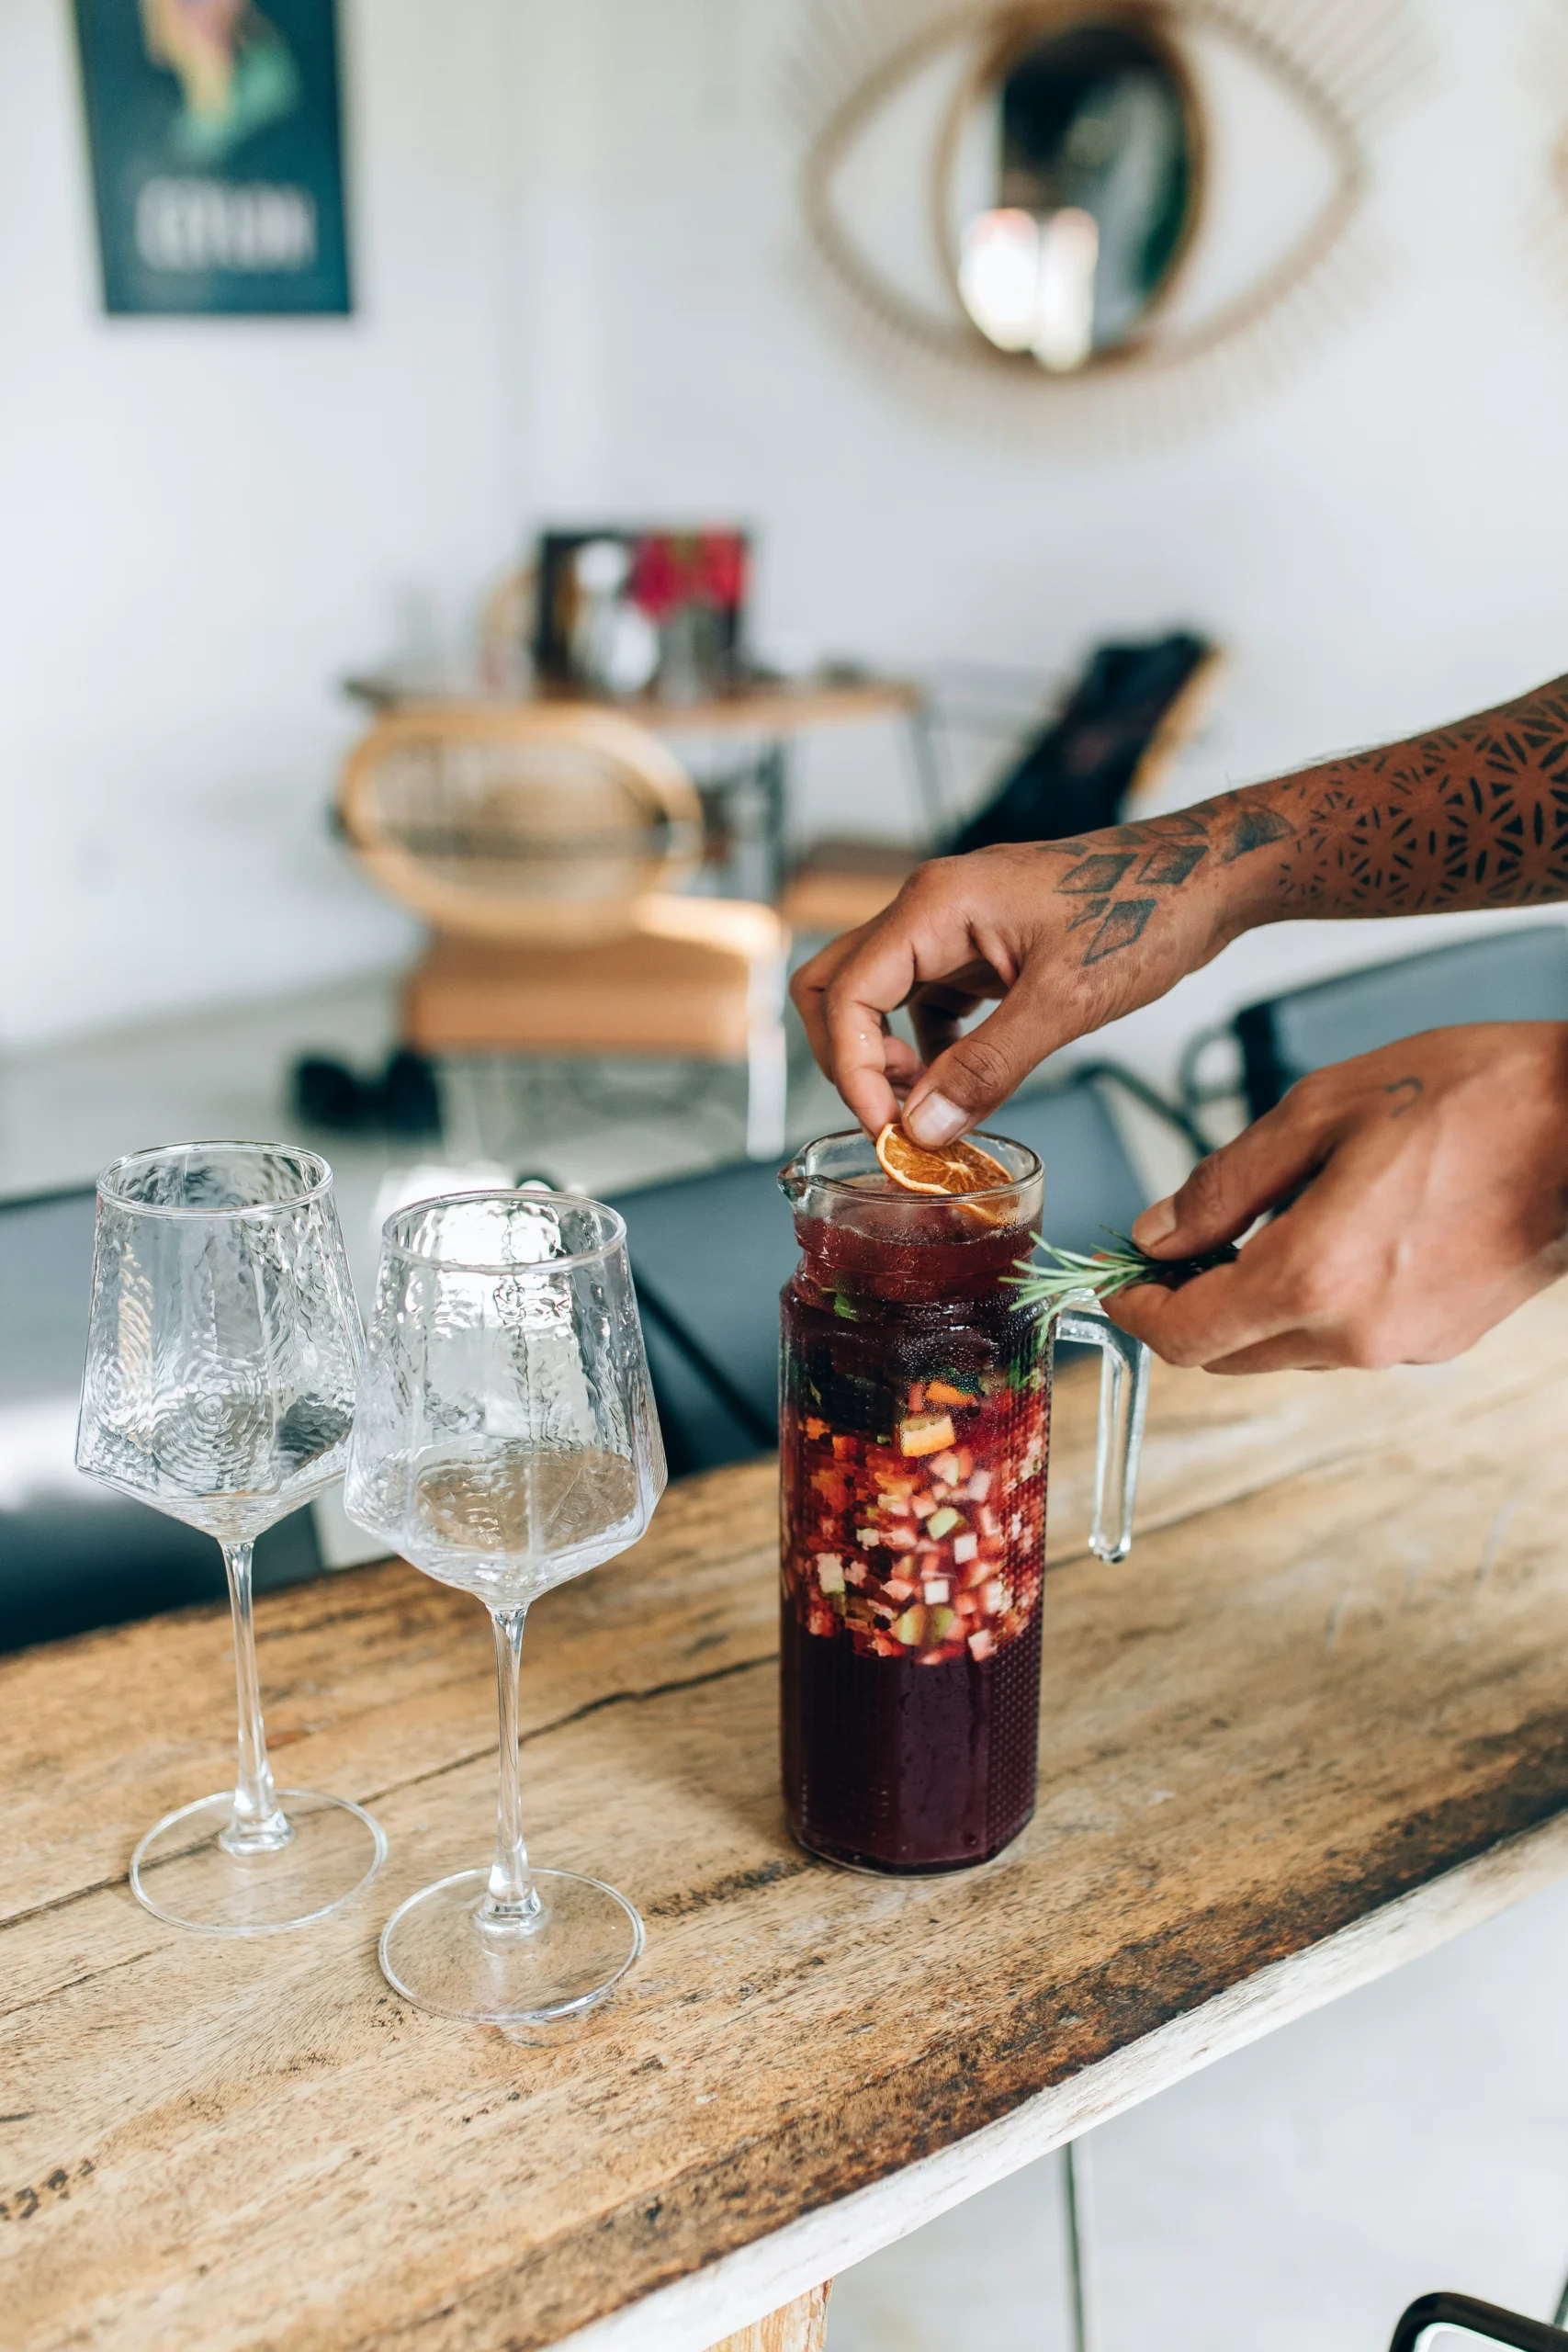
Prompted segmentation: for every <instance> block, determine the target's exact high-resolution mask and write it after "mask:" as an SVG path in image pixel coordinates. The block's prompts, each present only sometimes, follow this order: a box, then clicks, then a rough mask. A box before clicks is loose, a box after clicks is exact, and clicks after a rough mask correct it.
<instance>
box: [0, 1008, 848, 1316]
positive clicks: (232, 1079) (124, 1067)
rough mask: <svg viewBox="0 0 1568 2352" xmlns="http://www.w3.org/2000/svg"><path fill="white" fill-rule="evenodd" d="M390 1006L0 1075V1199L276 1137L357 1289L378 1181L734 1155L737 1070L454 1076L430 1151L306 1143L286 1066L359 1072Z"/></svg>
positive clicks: (19, 1066)
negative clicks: (321, 1062)
mask: <svg viewBox="0 0 1568 2352" xmlns="http://www.w3.org/2000/svg"><path fill="white" fill-rule="evenodd" d="M396 1004H397V976H396V975H388V976H387V977H386V978H380V979H371V980H362V981H357V982H355V983H353V984H352V985H348V986H344V987H342V988H338V989H330V990H316V991H314V992H312V993H311V994H310V996H306V997H295V998H282V999H273V1000H268V1001H264V1002H261V1003H255V1004H248V1005H241V1006H237V1007H232V1008H229V1009H225V1010H222V1011H218V1012H207V1013H199V1014H188V1015H186V1016H184V1017H183V1018H181V1019H178V1020H170V1021H166V1022H161V1023H147V1024H144V1025H142V1026H141V1027H138V1028H137V1029H135V1030H128V1031H125V1032H123V1033H120V1034H118V1035H103V1036H98V1037H91V1038H85V1039H80V1040H73V1041H71V1042H69V1043H67V1044H64V1045H61V1046H50V1047H45V1048H38V1049H34V1050H32V1051H29V1052H28V1053H21V1054H13V1055H11V1056H8V1057H5V1058H4V1059H0V1199H4V1198H6V1196H11V1197H15V1196H16V1195H17V1194H18V1193H34V1192H44V1191H48V1190H50V1189H51V1188H53V1187H55V1186H58V1185H62V1184H71V1183H89V1182H91V1181H92V1179H93V1178H94V1176H95V1175H96V1173H97V1171H98V1170H99V1169H100V1168H102V1167H103V1166H104V1165H105V1164H106V1163H107V1161H108V1160H110V1159H115V1158H117V1157H118V1154H119V1153H121V1152H124V1151H131V1150H134V1149H136V1148H138V1147H139V1146H140V1145H142V1144H147V1143H157V1142H164V1141H168V1140H171V1139H173V1138H175V1137H176V1136H222V1135H232V1136H279V1135H282V1136H288V1137H289V1138H291V1139H293V1140H295V1141H299V1142H306V1143H310V1144H312V1145H314V1146H315V1148H317V1149H319V1150H321V1151H322V1152H324V1153H325V1155H326V1157H327V1158H328V1159H330V1160H331V1162H332V1164H333V1170H334V1171H335V1174H336V1177H337V1190H338V1200H339V1208H340V1214H341V1215H342V1217H343V1221H344V1232H345V1234H346V1236H347V1238H348V1245H349V1253H350V1256H351V1257H352V1258H353V1260H354V1271H355V1279H356V1281H359V1282H361V1283H367V1281H368V1279H369V1276H370V1274H371V1272H373V1270H374V1263H375V1246H374V1245H375V1227H374V1221H373V1217H372V1211H373V1208H374V1204H375V1200H376V1195H377V1193H378V1189H379V1187H380V1185H381V1182H382V1180H383V1178H384V1177H385V1176H386V1175H387V1173H388V1171H389V1170H391V1169H393V1168H396V1167H399V1166H407V1165H409V1164H410V1163H412V1162H414V1161H424V1160H429V1159H441V1160H443V1161H445V1162H448V1163H453V1164H466V1163H468V1162H470V1161H472V1160H475V1159H491V1160H494V1161H498V1162H500V1163H502V1165H504V1166H507V1167H509V1168H510V1169H511V1170H512V1171H513V1173H516V1172H517V1171H518V1170H520V1169H522V1168H523V1167H525V1166H526V1167H528V1168H531V1169H536V1170H540V1171H542V1172H544V1173H546V1174H547V1175H549V1176H550V1177H551V1178H552V1179H553V1180H554V1181H555V1182H557V1183H558V1184H562V1185H565V1186H567V1187H569V1188H575V1189H578V1190H581V1191H583V1192H588V1193H614V1192H615V1191H617V1190H620V1189H622V1188H625V1187H627V1186H630V1185H633V1184H637V1183H643V1182H655V1181H657V1180H658V1179H659V1178H660V1177H663V1176H674V1175H679V1174H682V1172H684V1171H685V1170H689V1169H694V1168H701V1167H704V1166H706V1165H707V1164H709V1163H710V1162H712V1161H714V1160H720V1159H733V1158H735V1157H736V1156H738V1155H739V1152H740V1150H741V1149H742V1145H743V1119H744V1080H743V1076H742V1073H741V1072H740V1071H739V1069H733V1070H732V1069H727V1068H722V1067H721V1068H713V1069H703V1068H701V1067H699V1066H695V1065H685V1066H680V1065H670V1064H664V1063H659V1064H642V1063H637V1062H627V1063H605V1064H596V1065H591V1066H588V1067H582V1066H576V1065H551V1064H539V1065H536V1067H534V1068H533V1069H529V1068H527V1067H526V1066H523V1067H520V1068H516V1069H513V1070H512V1071H510V1072H508V1071H506V1070H504V1069H500V1068H491V1069H479V1070H476V1071H474V1072H458V1073H455V1074H454V1079H453V1082H452V1084H451V1086H450V1088H449V1099H448V1106H447V1107H448V1129H449V1131H448V1135H447V1136H446V1139H445V1140H444V1141H443V1142H442V1143H441V1144H440V1145H439V1146H435V1145H431V1144H426V1143H399V1142H397V1141H395V1140H388V1139H384V1138H379V1137H378V1138H375V1139H371V1138H361V1137H358V1136H342V1135H325V1134H321V1135H318V1134H315V1133H312V1132H311V1131H310V1129H309V1128H308V1127H306V1126H304V1125H302V1123H301V1122H300V1121H299V1118H298V1117H297V1116H296V1114H294V1112H293V1111H292V1109H291V1108H290V1104H289V1085H288V1080H289V1071H290V1069H291V1068H292V1066H293V1063H294V1062H295V1060H296V1059H297V1058H298V1057H299V1055H301V1054H303V1053H310V1052H322V1053H326V1054H330V1055H332V1056H333V1057H337V1058H339V1059H342V1060H344V1061H347V1062H349V1063H350V1064H351V1065H353V1066H354V1067H355V1068H357V1069H364V1070H367V1071H368V1070H370V1069H373V1068H374V1067H376V1066H377V1065H378V1064H379V1063H381V1062H382V1061H384V1059H385V1057H386V1055H387V1053H388V1051H389V1047H390V1046H391V1045H392V1043H393V1042H394V1039H395V1035H396ZM803 1042H804V1041H803V1040H799V1039H797V1041H796V1044H797V1048H798V1047H799V1046H801V1045H802V1044H803ZM794 1061H795V1068H794V1069H793V1070H792V1077H791V1089H790V1099H791V1113H792V1133H793V1134H795V1135H798V1136H806V1135H809V1134H814V1133H817V1132H818V1131H820V1130H821V1129H822V1128H824V1127H828V1126H832V1125H839V1124H840V1123H841V1122H842V1120H843V1118H844V1115H845V1114H844V1110H843V1105H842V1104H841V1103H840V1102H839V1099H838V1097H837V1095H835V1094H834V1093H833V1092H832V1091H831V1089H830V1088H829V1086H828V1085H827V1083H826V1081H825V1080H822V1079H821V1078H819V1077H818V1074H817V1072H816V1070H815V1069H813V1068H811V1066H810V1063H809V1057H806V1056H804V1054H803V1053H802V1052H800V1051H799V1050H798V1049H797V1051H796V1052H795V1057H794Z"/></svg>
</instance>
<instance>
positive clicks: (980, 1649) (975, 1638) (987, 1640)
mask: <svg viewBox="0 0 1568 2352" xmlns="http://www.w3.org/2000/svg"><path fill="white" fill-rule="evenodd" d="M996 1646H997V1645H996V1643H995V1642H994V1641H993V1640H992V1638H991V1636H990V1634H988V1633H987V1631H986V1629H985V1627H984V1626H983V1625H982V1626H981V1628H980V1631H979V1632H978V1633H977V1634H970V1636H969V1655H970V1657H972V1658H974V1659H976V1661H978V1660H980V1659H983V1658H987V1657H990V1656H991V1653H992V1652H993V1651H994V1650H995V1648H996Z"/></svg>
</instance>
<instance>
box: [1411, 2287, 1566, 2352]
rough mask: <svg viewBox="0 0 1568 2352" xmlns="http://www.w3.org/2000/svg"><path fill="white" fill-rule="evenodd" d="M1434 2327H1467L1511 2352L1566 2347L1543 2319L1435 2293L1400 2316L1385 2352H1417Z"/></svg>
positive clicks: (1470, 2297)
mask: <svg viewBox="0 0 1568 2352" xmlns="http://www.w3.org/2000/svg"><path fill="white" fill-rule="evenodd" d="M1435 2327H1462V2328H1468V2329H1469V2331H1470V2333H1471V2334H1472V2335H1479V2336H1482V2337H1483V2338H1484V2340H1485V2341H1486V2342H1487V2343H1488V2344H1506V2345H1511V2346H1513V2352H1562V2346H1563V2345H1565V2344H1568V2335H1564V2334H1563V2332H1562V2329H1561V2328H1560V2327H1550V2326H1549V2325H1548V2324H1547V2323H1546V2321H1545V2320H1543V2319H1526V2318H1525V2316H1524V2315H1523V2313H1522V2312H1506V2311H1501V2310H1499V2308H1498V2306H1497V2305H1496V2304H1495V2303H1483V2302H1478V2301H1476V2299H1475V2297H1474V2296H1473V2295H1452V2294H1436V2295H1420V2296H1417V2298H1416V2301H1415V2302H1413V2303H1412V2304H1411V2305H1410V2308H1409V2309H1408V2311H1405V2312H1402V2313H1401V2315H1400V2321H1399V2324H1398V2326H1397V2327H1396V2328H1395V2329H1394V2331H1393V2340H1392V2341H1391V2343H1390V2345H1389V2347H1388V2352H1416V2346H1417V2345H1419V2344H1420V2343H1421V2342H1422V2340H1423V2338H1424V2337H1425V2336H1426V2335H1427V2333H1428V2331H1429V2330H1430V2329H1432V2328H1435Z"/></svg>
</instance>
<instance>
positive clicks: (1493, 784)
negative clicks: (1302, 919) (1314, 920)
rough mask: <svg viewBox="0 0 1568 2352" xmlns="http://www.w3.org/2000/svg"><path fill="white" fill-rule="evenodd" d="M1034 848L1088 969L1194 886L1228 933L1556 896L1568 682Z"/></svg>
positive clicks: (1567, 885) (1565, 893) (1564, 807)
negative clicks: (1197, 802) (1054, 861)
mask: <svg viewBox="0 0 1568 2352" xmlns="http://www.w3.org/2000/svg"><path fill="white" fill-rule="evenodd" d="M1042 847H1043V849H1044V850H1045V851H1046V852H1048V853H1049V854H1050V855H1051V856H1052V857H1053V858H1059V859H1063V860H1064V861H1065V862H1066V870H1065V871H1064V872H1062V874H1061V875H1060V876H1059V877H1058V879H1057V880H1056V882H1055V886H1054V887H1055V890H1056V891H1057V892H1058V893H1059V894H1061V895H1063V896H1066V897H1069V898H1074V897H1076V898H1080V899H1082V901H1083V905H1082V908H1081V910H1079V911H1078V912H1077V914H1075V916H1074V918H1073V921H1072V922H1071V923H1070V925H1069V929H1071V930H1073V931H1080V930H1083V929H1085V928H1089V939H1088V941H1087V943H1086V944H1085V949H1084V955H1083V961H1084V962H1085V963H1086V964H1092V963H1097V962H1098V961H1100V958H1101V957H1103V956H1114V955H1116V954H1117V953H1118V952H1119V951H1120V950H1121V949H1122V948H1124V947H1129V946H1131V945H1132V944H1133V943H1134V941H1135V940H1137V939H1138V938H1139V937H1141V935H1142V933H1143V932H1144V930H1145V926H1146V925H1147V924H1148V922H1150V921H1151V920H1152V919H1153V917H1154V916H1155V915H1156V913H1157V912H1158V911H1159V910H1160V909H1161V908H1162V906H1169V905H1171V904H1172V902H1173V894H1175V893H1186V892H1189V891H1192V890H1196V891H1199V892H1206V893H1207V892H1212V893H1213V894H1215V896H1216V898H1217V899H1218V901H1219V906H1220V911H1219V914H1218V923H1219V927H1220V929H1221V930H1222V931H1226V932H1229V933H1231V934H1232V935H1234V933H1235V932H1238V931H1242V930H1245V929H1247V928H1248V927H1249V926H1250V925H1252V924H1254V923H1258V922H1277V921H1279V920H1280V919H1281V918H1289V917H1291V916H1297V915H1318V916H1336V917H1341V918H1342V917H1346V916H1357V915H1402V914H1418V913H1429V912H1433V911H1438V910H1444V909H1452V908H1461V907H1519V906H1529V905H1533V904H1544V903H1546V902H1548V901H1551V900H1553V899H1568V679H1558V680H1555V681H1553V683H1552V684H1550V685H1546V686H1541V687H1538V688H1537V689H1536V690H1535V691H1534V692H1533V693H1530V694H1528V695H1521V696H1520V697H1519V698H1518V700H1517V702H1512V703H1506V704H1504V705H1503V706H1501V707H1499V708H1498V709H1496V710H1490V711H1483V712H1481V713H1480V714H1479V715H1478V716H1477V717H1476V718H1468V719H1464V720H1461V722H1460V723H1459V724H1458V725H1456V726H1453V727H1446V728H1441V729H1437V730H1436V731H1435V732H1433V733H1431V734H1428V735H1420V736H1416V737H1414V738H1413V739H1412V740H1411V741H1408V742H1404V743H1392V744H1388V745H1385V746H1383V747H1382V748H1381V749H1379V750H1376V751H1371V752H1356V753H1354V754H1352V755H1351V756H1349V757H1348V758H1345V759H1339V760H1331V761H1327V762H1325V763H1323V764H1322V765H1320V766H1318V767H1314V768H1308V769H1304V770H1303V771H1302V772H1301V773H1300V774H1298V775H1288V776H1280V777H1278V778H1277V779H1275V780H1274V781H1273V782H1271V783H1269V784H1258V785H1251V786H1247V787H1246V788H1245V789H1244V790H1242V791H1239V792H1228V793H1225V794H1224V795H1222V796H1221V797H1219V798H1217V799H1214V800H1211V801H1205V802H1204V803H1202V804H1201V806H1200V807H1198V808H1195V809H1179V810H1178V811H1176V812H1175V813H1174V814H1172V815H1169V816H1165V817H1156V818H1152V819H1150V820H1147V821H1146V822H1145V823H1143V824H1134V825H1116V826H1111V827H1110V828H1108V829H1107V831H1104V832H1102V833H1097V834H1095V835H1094V836H1093V837H1092V839H1089V840H1083V841H1067V842H1045V843H1043V844H1042ZM1260 853H1269V854H1267V855H1264V854H1260Z"/></svg>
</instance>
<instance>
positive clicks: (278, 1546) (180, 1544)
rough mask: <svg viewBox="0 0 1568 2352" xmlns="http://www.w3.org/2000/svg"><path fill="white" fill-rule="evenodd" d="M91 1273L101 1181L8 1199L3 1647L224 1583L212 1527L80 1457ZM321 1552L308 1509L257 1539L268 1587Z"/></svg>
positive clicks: (1, 1456)
mask: <svg viewBox="0 0 1568 2352" xmlns="http://www.w3.org/2000/svg"><path fill="white" fill-rule="evenodd" d="M92 1278H93V1193H92V1191H91V1189H90V1188H88V1189H85V1190H82V1191H73V1192H63V1193H48V1194H45V1195H43V1196H41V1197H39V1198H36V1199H30V1200H19V1201H6V1202H0V1652H3V1651H6V1650H16V1649H21V1648H23V1647H24V1646H25V1645H27V1644H28V1643H29V1642H48V1641H58V1640H61V1639H62V1638H63V1637H64V1636H65V1635H66V1634H81V1633H86V1632H88V1631H90V1630H91V1629H92V1628H94V1627H95V1626H99V1625H118V1624H124V1623H128V1622H129V1621H130V1619H132V1618H136V1617H149V1616H152V1614H153V1613H154V1612H155V1611H159V1610H164V1609H177V1608H180V1607H182V1606H183V1605H184V1604H185V1603H186V1602H187V1601H195V1600H220V1598H221V1597H222V1595H223V1592H224V1579H223V1562H222V1557H221V1555H220V1552H219V1549H218V1546H217V1544H215V1543H214V1542H213V1541H212V1538H211V1537H210V1536H209V1535H203V1534H201V1533H200V1532H199V1531H198V1530H197V1529H196V1528H194V1527H186V1526H185V1525H184V1524H183V1523H182V1522H181V1521H179V1520H176V1519H168V1518H166V1517H165V1516H164V1513H163V1512H162V1511H155V1510H149V1509H148V1507H147V1505H146V1504H144V1503H138V1502H132V1501H131V1500H130V1498H129V1497H121V1496H118V1495H115V1494H112V1493H110V1492H109V1491H108V1490H107V1489H106V1488H104V1487H97V1486H95V1485H93V1484H92V1483H91V1482H90V1481H89V1480H87V1479H85V1478H81V1477H78V1476H77V1475H76V1473H75V1471H74V1469H73V1466H72V1449H73V1438H74V1429H75V1418H76V1395H77V1390H78V1388H79V1386H80V1384H81V1379H82V1360H83V1356H84V1353H85V1348H86V1339H87V1308H88V1303H89V1297H90V1293H91V1287H92ZM320 1568H321V1551H320V1547H319V1545H318V1543H317V1539H316V1528H315V1521H314V1519H313V1518H312V1515H311V1514H310V1511H308V1510H301V1511H296V1512H295V1513H294V1515H293V1517H292V1518H290V1519H286V1520H284V1521H281V1523H280V1524H279V1525H278V1526H276V1527H275V1528H270V1529H269V1530H268V1531H267V1532H266V1533H265V1535H264V1536H263V1537H262V1538H261V1540H260V1542H259V1543H258V1544H257V1545H256V1585H257V1589H259V1590H264V1591H265V1590H269V1589H274V1588H276V1586H278V1585H284V1584H294V1583H297V1582H299V1580H300V1579H301V1578H302V1577H308V1576H312V1575H314V1574H316V1573H317V1572H318V1571H319V1570H320Z"/></svg>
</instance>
